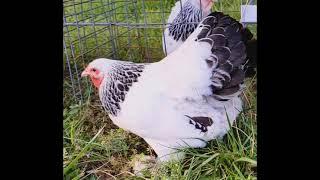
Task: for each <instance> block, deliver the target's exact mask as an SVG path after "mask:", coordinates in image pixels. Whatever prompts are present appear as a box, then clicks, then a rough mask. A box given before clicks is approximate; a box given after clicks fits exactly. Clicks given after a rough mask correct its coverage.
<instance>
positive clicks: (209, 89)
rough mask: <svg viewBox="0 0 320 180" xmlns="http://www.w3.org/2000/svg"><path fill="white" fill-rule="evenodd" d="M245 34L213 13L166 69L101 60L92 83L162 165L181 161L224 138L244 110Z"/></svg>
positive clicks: (163, 64)
mask: <svg viewBox="0 0 320 180" xmlns="http://www.w3.org/2000/svg"><path fill="white" fill-rule="evenodd" d="M245 33H246V31H245V30H244V28H243V27H242V25H241V24H240V23H239V22H237V21H236V20H235V19H233V18H232V17H230V16H228V15H225V14H223V13H221V12H213V13H211V14H209V15H208V16H207V17H206V18H204V19H203V20H202V21H201V23H200V25H199V26H198V27H197V28H196V29H195V31H194V32H193V33H192V34H191V35H190V36H189V37H188V38H187V40H186V41H185V42H184V43H183V44H182V45H181V46H180V47H179V48H178V49H177V50H175V51H174V52H172V53H171V54H169V55H168V56H167V57H165V58H164V59H162V60H161V61H159V62H155V63H134V62H128V61H118V60H111V59H105V58H99V59H96V60H93V61H92V62H90V63H89V65H88V66H87V67H86V69H85V70H84V71H83V72H82V77H85V76H89V77H90V78H91V80H92V82H93V84H94V86H95V87H97V88H98V91H99V97H100V100H101V103H102V105H103V107H104V108H105V110H106V111H107V112H108V114H109V117H110V119H111V120H112V121H113V123H114V124H116V125H117V126H119V127H120V128H123V129H125V130H127V131H130V132H132V133H134V134H136V135H138V136H140V137H142V138H143V139H144V140H145V141H146V142H147V143H148V144H149V145H150V146H151V147H152V148H153V149H154V151H155V152H156V154H157V155H158V160H160V161H161V162H165V161H171V160H180V159H181V158H183V157H184V154H183V152H182V151H179V149H181V148H186V147H195V148H200V147H205V146H206V143H207V142H208V141H210V140H212V139H216V138H218V137H223V136H224V135H225V134H226V133H227V132H228V130H229V128H230V127H229V123H228V120H229V122H230V123H231V124H232V123H233V122H234V121H235V120H236V118H237V116H238V114H239V113H240V111H241V110H242V100H241V98H240V94H241V92H242V91H243V88H244V85H243V81H244V70H243V68H242V67H243V66H242V65H243V64H244V63H245V60H246V46H245V43H246V41H247V39H246V37H247V36H245Z"/></svg>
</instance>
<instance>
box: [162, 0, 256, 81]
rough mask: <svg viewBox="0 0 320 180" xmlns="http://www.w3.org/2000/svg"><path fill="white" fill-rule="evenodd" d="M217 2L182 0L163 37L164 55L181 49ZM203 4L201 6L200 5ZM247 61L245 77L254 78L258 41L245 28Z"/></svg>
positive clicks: (174, 9)
mask: <svg viewBox="0 0 320 180" xmlns="http://www.w3.org/2000/svg"><path fill="white" fill-rule="evenodd" d="M214 2H217V0H181V1H177V2H176V4H175V6H174V7H173V8H172V10H171V13H170V15H169V18H168V21H167V23H170V24H171V23H172V25H169V26H168V27H167V28H166V29H165V31H164V34H163V37H162V47H163V52H164V54H166V55H167V54H170V53H172V52H173V51H175V50H176V49H177V48H179V47H180V46H181V45H182V44H183V43H184V41H185V40H186V39H187V38H188V37H189V35H190V34H191V33H192V32H193V31H194V30H195V29H196V27H197V25H198V23H199V22H200V21H201V20H202V19H203V18H204V17H206V16H207V15H208V14H209V13H210V12H211V8H212V6H213V5H214ZM200 3H201V4H200ZM245 31H246V35H245V36H247V37H246V38H247V39H248V41H247V42H246V44H245V45H246V49H247V50H248V53H247V60H246V62H248V63H246V64H245V66H244V69H245V77H253V76H254V75H255V74H256V67H257V55H256V51H257V40H256V39H254V38H253V34H252V33H251V32H250V30H249V29H247V28H245Z"/></svg>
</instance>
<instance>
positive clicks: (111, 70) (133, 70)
mask: <svg viewBox="0 0 320 180" xmlns="http://www.w3.org/2000/svg"><path fill="white" fill-rule="evenodd" d="M145 65H146V64H136V63H133V62H124V61H114V62H113V63H110V64H109V65H108V70H107V72H106V75H107V77H106V78H105V79H104V81H103V82H102V85H101V87H100V88H99V96H100V100H101V102H102V105H103V107H104V108H105V110H106V111H107V112H108V113H109V114H110V115H112V116H117V114H118V113H119V111H120V110H121V108H120V104H121V103H122V102H123V101H124V100H125V97H126V94H127V93H128V92H129V90H130V87H131V86H132V85H133V84H134V83H136V82H138V78H139V77H140V76H141V73H142V72H143V69H144V67H145Z"/></svg>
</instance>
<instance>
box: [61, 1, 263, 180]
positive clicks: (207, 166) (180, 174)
mask: <svg viewBox="0 0 320 180" xmlns="http://www.w3.org/2000/svg"><path fill="white" fill-rule="evenodd" d="M71 2H72V1H71ZM76 2H80V0H76ZM83 2H86V1H83ZM94 2H98V3H96V4H94V3H93V4H92V5H93V8H95V7H96V8H97V9H95V10H94V11H92V12H94V14H97V16H96V17H95V20H99V19H101V20H99V21H97V22H106V21H107V22H108V21H109V22H110V21H112V22H128V23H144V21H145V20H146V22H147V23H161V22H162V20H163V19H162V17H161V14H159V13H158V14H157V13H150V12H159V11H160V10H161V7H163V9H164V10H165V11H166V12H170V9H171V7H172V6H173V4H174V0H168V1H164V2H163V3H162V4H161V3H160V1H145V5H143V4H142V0H138V1H137V3H136V4H134V3H132V2H134V1H133V0H129V2H131V3H129V4H128V6H127V8H126V6H123V5H124V4H126V2H119V1H114V0H103V2H105V3H108V2H109V3H111V2H116V3H113V6H114V7H118V8H117V9H116V10H115V12H114V11H111V13H110V14H109V15H110V16H108V17H106V16H104V15H103V14H102V15H98V14H101V13H103V12H104V9H103V8H102V7H101V4H100V6H99V2H101V1H99V0H98V1H94ZM66 4H68V3H66ZM143 6H144V7H145V8H143ZM81 8H82V10H83V11H87V12H85V13H83V14H82V15H79V17H78V18H79V19H81V18H82V16H83V17H84V18H86V17H88V18H90V17H91V15H92V13H91V12H90V11H88V10H90V8H91V7H90V4H89V3H86V4H84V5H83V6H82V7H81V6H80V5H77V6H75V9H76V12H79V11H80V10H81ZM105 8H106V9H107V10H111V9H112V6H105ZM143 9H145V11H146V12H148V13H149V15H148V16H147V17H144V16H143V12H144V10H143ZM214 10H219V11H223V12H226V13H228V14H230V15H231V16H232V17H234V18H236V19H240V13H239V10H240V0H220V1H219V2H218V3H216V5H215V6H214ZM65 11H66V14H68V13H69V14H70V13H72V12H74V9H73V7H72V6H71V7H69V8H66V9H65ZM127 12H128V13H129V14H135V13H136V16H129V17H128V18H126V16H125V15H124V14H121V13H127ZM168 15H169V14H168V13H167V14H165V16H164V20H165V21H166V19H167V17H168ZM67 20H68V22H73V21H75V17H74V16H72V17H69V18H68V19H67ZM83 22H90V19H88V20H85V21H83ZM73 28H75V27H73ZM103 28H105V29H104V30H103ZM249 28H250V29H251V30H252V32H253V33H254V34H255V35H256V26H250V27H249ZM71 29H72V28H71V27H69V30H71ZM99 29H102V30H103V31H102V32H103V33H101V34H98V35H97V38H94V36H90V37H88V38H86V39H85V40H84V39H83V40H82V42H81V43H79V42H74V43H73V50H74V56H72V54H71V50H70V48H68V51H67V52H68V57H69V58H70V61H71V67H70V68H71V70H72V72H73V74H74V73H75V66H74V64H75V63H76V64H77V66H78V71H79V72H80V71H81V70H82V68H83V67H84V66H85V65H86V63H88V62H90V61H91V60H92V59H94V58H97V57H109V58H116V59H121V60H133V61H135V62H144V61H147V60H149V61H158V60H161V58H163V57H164V54H163V52H162V45H161V36H162V29H161V28H159V27H155V28H146V29H144V28H139V29H137V28H133V29H128V28H127V27H121V26H111V27H96V30H99ZM64 30H65V31H66V28H65V29H64ZM78 30H79V32H80V37H83V36H84V35H88V34H90V33H92V32H93V27H91V26H85V27H80V28H79V29H78ZM110 32H112V33H113V36H112V35H111V34H110ZM69 35H70V37H65V42H66V45H67V46H69V45H70V42H71V41H74V40H77V39H78V37H79V36H78V31H77V29H76V28H75V31H72V32H70V34H69ZM96 40H97V41H98V45H99V44H101V43H103V42H105V41H113V42H114V45H115V47H114V48H115V49H114V50H116V51H114V53H112V48H113V47H112V43H106V44H105V45H103V46H100V47H99V48H96V49H94V50H93V51H91V52H89V53H85V54H84V52H86V51H88V50H91V49H93V48H94V47H95V46H96V45H97V44H96ZM129 41H130V43H129ZM65 60H66V59H65ZM64 64H65V73H64V122H63V126H64V131H63V136H64V139H63V143H64V146H63V152H64V155H63V168H64V178H65V179H107V178H109V179H145V178H147V179H203V180H204V179H256V176H257V175H256V166H257V162H256V159H257V158H256V156H257V143H256V140H257V139H256V136H257V134H256V132H257V131H256V78H252V79H248V80H247V82H246V85H247V89H246V91H245V92H244V93H243V100H244V102H245V110H244V111H243V112H242V113H241V115H240V116H239V117H238V119H237V121H236V123H235V124H233V125H232V129H231V130H230V131H229V133H228V134H227V135H226V136H225V137H224V138H223V139H222V140H213V141H211V142H210V143H209V144H208V146H207V147H206V148H202V149H185V150H184V151H185V152H186V153H187V157H186V158H185V159H184V161H183V162H180V163H171V164H165V165H163V166H161V167H157V168H155V169H153V170H152V171H146V172H144V177H136V176H134V174H133V172H132V167H131V161H132V160H133V159H134V157H136V156H137V155H139V154H145V155H154V152H153V150H152V149H151V148H150V147H149V146H148V145H147V144H146V143H145V142H144V140H142V139H141V138H140V137H138V136H136V135H134V134H131V133H128V132H125V131H123V130H122V129H119V128H118V127H117V126H115V125H114V124H113V123H112V122H111V120H110V119H109V118H108V116H107V114H106V113H105V112H104V110H103V109H102V107H101V106H100V102H99V98H98V94H97V91H96V90H95V89H94V88H93V87H92V86H91V85H90V83H88V82H87V80H86V79H81V80H79V82H80V87H81V90H82V94H83V100H81V101H79V99H76V98H75V97H74V96H73V90H72V83H71V77H70V76H69V72H68V67H67V66H66V63H64ZM79 72H78V73H79ZM74 86H76V87H75V91H76V92H77V91H79V89H80V88H78V84H77V79H76V78H75V84H74Z"/></svg>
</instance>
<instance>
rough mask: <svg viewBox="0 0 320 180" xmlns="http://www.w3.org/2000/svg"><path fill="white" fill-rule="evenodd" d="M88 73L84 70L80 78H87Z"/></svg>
mask: <svg viewBox="0 0 320 180" xmlns="http://www.w3.org/2000/svg"><path fill="white" fill-rule="evenodd" d="M89 75H90V73H89V71H88V70H87V69H85V70H84V71H83V72H82V73H81V77H86V76H89Z"/></svg>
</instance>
